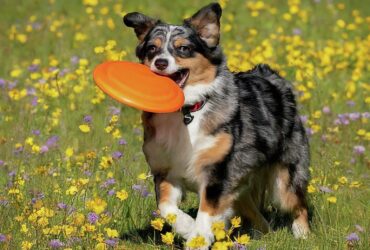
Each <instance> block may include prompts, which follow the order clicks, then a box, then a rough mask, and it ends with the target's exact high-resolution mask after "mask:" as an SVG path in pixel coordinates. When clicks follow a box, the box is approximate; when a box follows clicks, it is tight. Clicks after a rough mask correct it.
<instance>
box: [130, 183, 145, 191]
mask: <svg viewBox="0 0 370 250" xmlns="http://www.w3.org/2000/svg"><path fill="white" fill-rule="evenodd" d="M142 188H143V187H142V186H141V185H139V184H134V185H132V190H135V191H141V189H142Z"/></svg>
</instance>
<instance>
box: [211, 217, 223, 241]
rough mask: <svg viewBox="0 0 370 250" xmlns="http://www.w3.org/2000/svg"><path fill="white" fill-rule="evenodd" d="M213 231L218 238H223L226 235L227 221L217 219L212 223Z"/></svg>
mask: <svg viewBox="0 0 370 250" xmlns="http://www.w3.org/2000/svg"><path fill="white" fill-rule="evenodd" d="M211 228H212V233H213V234H214V235H215V237H216V240H222V239H224V238H225V237H226V233H225V230H224V229H225V223H224V222H223V221H216V222H214V223H213V224H212V227H211Z"/></svg>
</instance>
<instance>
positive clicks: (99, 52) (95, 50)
mask: <svg viewBox="0 0 370 250" xmlns="http://www.w3.org/2000/svg"><path fill="white" fill-rule="evenodd" d="M94 52H95V54H101V53H103V52H104V47H103V46H97V47H95V48H94Z"/></svg>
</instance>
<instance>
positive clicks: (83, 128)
mask: <svg viewBox="0 0 370 250" xmlns="http://www.w3.org/2000/svg"><path fill="white" fill-rule="evenodd" d="M78 127H79V129H80V130H81V131H82V132H83V133H89V132H90V126H89V125H86V124H82V125H80V126H78Z"/></svg>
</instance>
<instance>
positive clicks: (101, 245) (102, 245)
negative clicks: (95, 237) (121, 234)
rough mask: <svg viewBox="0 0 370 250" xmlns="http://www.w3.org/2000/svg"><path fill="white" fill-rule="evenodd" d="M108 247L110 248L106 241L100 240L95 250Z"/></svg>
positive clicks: (103, 249) (104, 249)
mask: <svg viewBox="0 0 370 250" xmlns="http://www.w3.org/2000/svg"><path fill="white" fill-rule="evenodd" d="M106 249H108V247H107V245H106V244H105V243H104V242H100V243H98V244H96V246H95V250H106Z"/></svg>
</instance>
